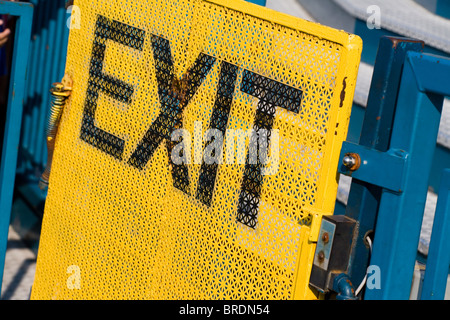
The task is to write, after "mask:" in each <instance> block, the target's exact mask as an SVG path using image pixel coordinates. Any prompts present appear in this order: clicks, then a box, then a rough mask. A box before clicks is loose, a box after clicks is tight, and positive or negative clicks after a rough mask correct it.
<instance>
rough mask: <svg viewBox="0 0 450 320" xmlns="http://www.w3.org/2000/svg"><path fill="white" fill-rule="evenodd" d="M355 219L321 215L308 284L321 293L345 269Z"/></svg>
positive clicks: (325, 290) (330, 286)
mask: <svg viewBox="0 0 450 320" xmlns="http://www.w3.org/2000/svg"><path fill="white" fill-rule="evenodd" d="M355 226H356V221H355V220H353V219H350V218H348V217H346V216H340V215H334V216H323V217H322V223H321V226H320V231H319V238H318V241H317V246H316V252H315V255H314V263H313V267H312V270H311V276H310V285H311V286H312V287H314V288H316V289H317V290H319V291H320V292H322V293H327V292H329V291H330V290H332V288H333V282H334V280H335V278H336V277H337V276H338V275H339V274H342V273H345V272H346V271H347V266H348V262H349V259H350V249H351V245H352V240H353V234H354V230H355Z"/></svg>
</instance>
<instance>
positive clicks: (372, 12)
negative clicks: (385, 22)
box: [366, 5, 381, 30]
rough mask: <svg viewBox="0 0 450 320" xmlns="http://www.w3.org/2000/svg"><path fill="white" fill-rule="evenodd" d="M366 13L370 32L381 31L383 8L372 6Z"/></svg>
mask: <svg viewBox="0 0 450 320" xmlns="http://www.w3.org/2000/svg"><path fill="white" fill-rule="evenodd" d="M366 13H367V15H368V17H367V20H366V25H367V28H369V29H370V30H373V29H381V8H380V7H379V6H377V5H371V6H368V7H367V10H366Z"/></svg>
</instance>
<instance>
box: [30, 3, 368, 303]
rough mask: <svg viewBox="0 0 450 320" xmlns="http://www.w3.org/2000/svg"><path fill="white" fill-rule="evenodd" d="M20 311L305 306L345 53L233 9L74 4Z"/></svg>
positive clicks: (271, 14) (340, 125)
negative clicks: (63, 93) (25, 307)
mask: <svg viewBox="0 0 450 320" xmlns="http://www.w3.org/2000/svg"><path fill="white" fill-rule="evenodd" d="M74 4H75V6H77V7H78V8H79V13H80V14H79V16H78V18H79V19H80V21H79V28H76V27H75V28H73V29H72V30H71V31H70V38H69V47H68V54H67V65H66V74H67V75H69V76H70V77H71V78H72V80H73V91H72V95H71V96H70V98H69V100H68V101H67V104H66V106H65V110H64V113H63V115H62V118H61V123H60V127H59V131H58V136H57V140H56V149H55V153H54V158H53V164H52V171H51V175H50V185H49V192H48V197H47V201H46V207H45V214H44V219H43V225H42V234H41V240H40V244H39V253H38V262H37V270H36V275H35V282H34V285H33V290H32V298H33V299H50V298H55V299H224V298H227V299H250V298H251V299H315V298H317V297H318V296H317V294H316V292H314V291H313V290H312V289H310V288H309V286H308V281H309V273H310V270H311V266H312V263H313V256H314V249H315V242H316V240H317V233H318V227H319V225H320V218H321V216H322V214H330V213H332V212H333V208H334V203H335V199H336V193H337V185H338V183H337V162H338V158H339V152H340V148H341V143H342V141H343V140H344V139H345V137H346V134H347V126H348V122H349V117H350V110H351V106H352V100H353V93H354V87H355V82H356V76H357V70H358V65H359V59H360V54H361V49H362V44H361V40H360V39H359V38H358V37H356V36H354V35H350V34H348V33H345V32H342V31H337V30H334V29H331V28H327V27H324V26H321V25H318V24H315V23H311V22H308V21H304V20H301V19H297V18H294V17H291V16H288V15H285V14H281V13H278V12H275V11H272V10H270V9H266V8H263V7H260V6H257V5H253V4H250V3H246V2H244V1H241V0H209V1H205V0H148V1H140V0H123V1H107V0H98V1H86V0H78V1H77V0H76V1H75V3H74Z"/></svg>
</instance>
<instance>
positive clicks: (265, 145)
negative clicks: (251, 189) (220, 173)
mask: <svg viewBox="0 0 450 320" xmlns="http://www.w3.org/2000/svg"><path fill="white" fill-rule="evenodd" d="M171 141H172V142H174V143H176V145H175V146H174V148H173V149H172V153H171V155H170V156H171V160H172V163H173V164H175V165H182V164H202V163H205V164H208V165H212V164H217V165H221V164H224V163H225V164H245V163H248V164H261V165H264V166H265V167H263V168H262V170H261V173H262V175H273V174H275V173H277V172H278V169H279V162H280V146H279V141H280V137H279V132H278V130H277V129H272V130H266V129H258V130H255V129H249V130H240V129H237V130H233V129H228V130H226V132H225V134H224V133H223V132H222V131H220V130H218V129H208V130H206V131H205V133H204V134H202V123H201V122H200V121H195V123H194V139H193V141H194V145H193V146H192V143H191V141H192V137H191V133H190V132H189V131H188V130H186V129H177V130H174V131H173V132H172V134H171ZM246 141H248V147H246ZM203 143H205V147H204V148H202V145H203ZM269 145H270V146H269ZM192 150H193V152H192ZM224 152H225V154H224Z"/></svg>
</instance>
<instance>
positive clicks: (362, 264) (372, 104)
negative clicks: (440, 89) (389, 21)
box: [340, 37, 424, 286]
mask: <svg viewBox="0 0 450 320" xmlns="http://www.w3.org/2000/svg"><path fill="white" fill-rule="evenodd" d="M423 46H424V43H423V42H422V41H418V40H413V39H407V38H392V37H383V38H381V40H380V44H379V47H378V53H377V59H376V63H375V67H374V74H373V77H372V85H371V88H370V92H369V100H368V104H367V108H366V112H365V117H364V122H363V127H362V130H361V137H360V141H359V144H360V145H361V146H364V147H368V148H371V149H373V150H377V151H381V152H386V151H387V150H388V149H389V142H390V139H391V133H392V125H393V122H394V114H395V107H396V101H397V96H398V89H399V86H400V79H401V73H402V70H403V63H404V61H405V56H406V52H407V51H410V50H411V51H421V50H422V49H423ZM340 172H341V173H344V172H342V171H340ZM381 191H382V188H381V187H380V186H378V185H373V184H370V183H368V182H367V181H361V180H358V179H356V178H354V179H353V180H352V185H351V190H350V193H349V197H348V202H347V207H346V211H345V215H346V216H347V217H349V218H352V219H354V220H356V221H358V224H357V228H356V230H355V233H356V237H355V242H354V244H353V247H352V249H351V254H350V256H351V264H350V265H349V268H348V271H347V274H348V275H349V276H350V279H351V281H352V283H353V285H355V286H358V284H359V283H361V282H362V280H363V278H364V276H365V274H366V270H367V266H368V264H369V254H370V252H369V248H368V247H367V246H366V244H365V236H366V234H368V233H370V232H371V231H373V230H374V229H375V221H376V216H377V212H378V206H379V202H380V199H381Z"/></svg>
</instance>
